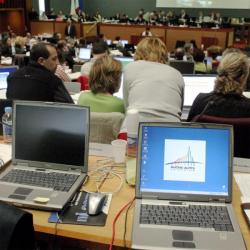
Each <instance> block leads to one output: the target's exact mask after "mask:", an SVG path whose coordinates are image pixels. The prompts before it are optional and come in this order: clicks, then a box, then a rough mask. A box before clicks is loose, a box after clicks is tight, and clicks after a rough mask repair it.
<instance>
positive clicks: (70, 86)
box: [64, 82, 81, 94]
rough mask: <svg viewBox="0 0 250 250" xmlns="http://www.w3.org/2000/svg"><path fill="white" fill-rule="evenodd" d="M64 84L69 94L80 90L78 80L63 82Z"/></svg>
mask: <svg viewBox="0 0 250 250" xmlns="http://www.w3.org/2000/svg"><path fill="white" fill-rule="evenodd" d="M64 85H65V87H66V89H67V90H68V92H69V93H70V94H76V93H79V92H80V91H81V83H80V82H64Z"/></svg>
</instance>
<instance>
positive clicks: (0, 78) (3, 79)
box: [0, 66, 18, 89]
mask: <svg viewBox="0 0 250 250" xmlns="http://www.w3.org/2000/svg"><path fill="white" fill-rule="evenodd" d="M17 68H18V67H17V66H13V67H4V68H1V67H0V89H7V77H8V75H9V74H10V73H12V72H14V71H16V70H17Z"/></svg>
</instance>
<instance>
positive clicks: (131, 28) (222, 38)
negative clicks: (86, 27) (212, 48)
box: [99, 23, 234, 51]
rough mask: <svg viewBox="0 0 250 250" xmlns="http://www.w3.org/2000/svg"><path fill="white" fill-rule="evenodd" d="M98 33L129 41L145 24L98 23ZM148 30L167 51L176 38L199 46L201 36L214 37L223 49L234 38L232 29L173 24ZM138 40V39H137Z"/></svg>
mask: <svg viewBox="0 0 250 250" xmlns="http://www.w3.org/2000/svg"><path fill="white" fill-rule="evenodd" d="M99 25H100V26H99V27H100V33H101V34H104V36H105V37H106V38H107V39H111V40H114V39H115V37H117V36H120V37H121V39H126V40H128V41H129V42H132V41H131V38H133V39H135V37H138V36H141V34H142V32H143V31H144V30H145V25H132V24H103V23H100V24H99ZM150 31H151V32H152V33H153V34H154V35H155V36H158V37H161V38H163V39H162V40H163V41H164V42H165V43H166V45H167V49H168V51H172V50H174V48H175V44H176V41H177V40H184V41H185V42H190V40H195V41H196V44H197V46H198V47H200V46H201V43H202V38H203V37H206V38H215V39H216V40H217V41H218V44H217V45H219V46H221V47H222V48H223V49H225V48H227V47H229V46H231V45H232V44H233V39H234V30H233V29H208V28H192V27H174V26H151V27H150ZM137 40H138V39H137Z"/></svg>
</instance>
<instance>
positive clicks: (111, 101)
mask: <svg viewBox="0 0 250 250" xmlns="http://www.w3.org/2000/svg"><path fill="white" fill-rule="evenodd" d="M77 104H78V105H83V106H89V107H90V111H91V112H120V113H125V108H124V102H123V100H122V99H120V98H118V97H116V96H112V95H105V94H102V93H99V94H93V93H92V92H91V91H84V92H82V93H81V94H80V96H79V98H78V101H77Z"/></svg>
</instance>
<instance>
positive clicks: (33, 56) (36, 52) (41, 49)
mask: <svg viewBox="0 0 250 250" xmlns="http://www.w3.org/2000/svg"><path fill="white" fill-rule="evenodd" d="M48 46H51V47H54V46H53V45H52V44H50V43H43V42H41V43H37V44H35V45H34V46H33V47H32V49H31V51H30V60H32V61H35V62H37V60H38V59H39V57H43V58H45V59H48V58H49V56H50V53H49V51H48Z"/></svg>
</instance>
